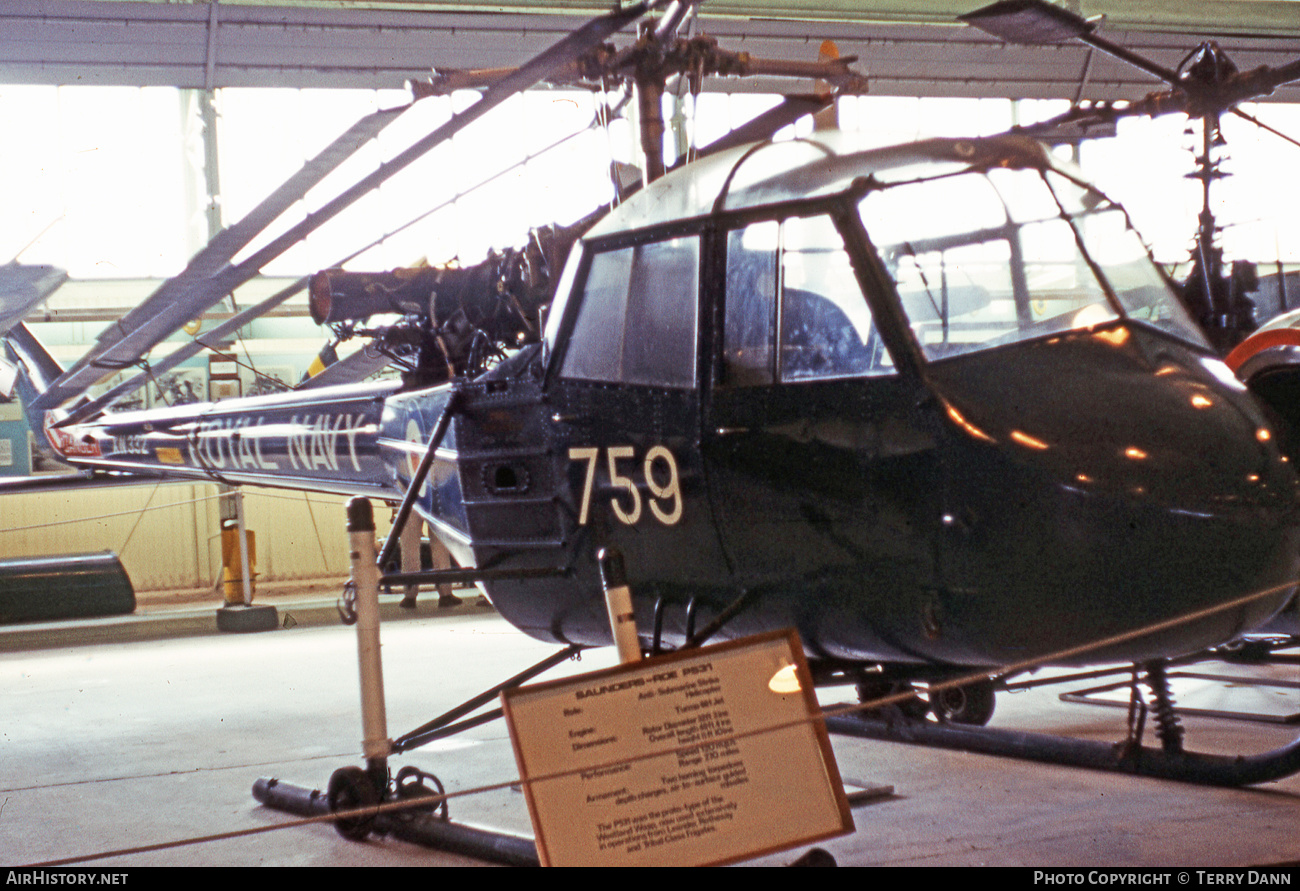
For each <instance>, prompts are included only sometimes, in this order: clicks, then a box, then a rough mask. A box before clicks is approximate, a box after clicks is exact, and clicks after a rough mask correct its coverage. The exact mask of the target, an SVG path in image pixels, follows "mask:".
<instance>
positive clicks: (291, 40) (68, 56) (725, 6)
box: [0, 0, 1300, 102]
mask: <svg viewBox="0 0 1300 891" xmlns="http://www.w3.org/2000/svg"><path fill="white" fill-rule="evenodd" d="M982 5H985V0H812V2H809V3H800V4H797V5H792V4H790V3H788V2H787V0H708V2H706V3H705V4H704V5H703V6H702V7H701V12H700V29H701V30H703V31H705V32H707V33H710V34H712V35H713V36H715V37H717V38H718V39H719V41H720V42H721V43H722V45H723V46H726V47H728V48H733V49H743V50H746V51H748V52H750V53H752V54H753V55H755V56H763V57H771V58H779V59H803V60H807V59H810V58H813V57H815V55H816V51H817V50H816V48H817V47H818V46H819V44H820V43H821V41H822V40H824V39H827V38H830V39H833V40H835V41H837V42H838V44H839V49H840V52H841V54H842V55H844V56H849V55H854V56H857V57H859V61H858V67H859V68H860V69H861V70H864V71H865V72H866V73H867V75H868V77H869V78H870V80H871V92H872V93H873V94H876V95H897V96H993V97H1006V98H1068V99H1074V98H1083V99H1097V100H1101V99H1133V98H1138V97H1140V96H1142V95H1144V94H1145V93H1146V92H1149V91H1151V90H1153V89H1155V88H1156V83H1155V82H1154V81H1153V80H1152V79H1151V78H1150V77H1149V76H1148V75H1145V74H1143V73H1142V72H1139V71H1136V70H1134V69H1132V68H1130V67H1128V66H1126V65H1124V64H1123V63H1120V62H1116V61H1114V60H1111V59H1109V58H1106V57H1104V56H1103V55H1102V54H1101V53H1090V51H1089V50H1088V49H1087V48H1085V47H1081V46H1063V47H1055V46H1050V47H1043V46H1037V47H1027V46H1011V45H1007V44H1004V43H1002V42H1000V41H998V40H996V39H994V38H992V37H990V36H988V35H985V34H983V33H982V32H979V31H977V30H976V29H974V28H969V27H966V26H964V25H961V24H959V23H958V22H957V19H956V17H957V16H958V15H960V14H962V13H965V12H969V11H971V10H973V9H976V8H978V7H980V6H982ZM1072 5H1073V6H1077V7H1079V9H1080V12H1082V14H1083V15H1085V16H1089V17H1092V16H1096V15H1102V16H1104V21H1103V23H1102V25H1101V28H1102V33H1103V34H1104V35H1105V36H1106V37H1107V38H1108V39H1110V40H1112V41H1114V42H1116V43H1119V44H1121V45H1123V46H1126V47H1127V48H1129V49H1131V50H1134V51H1136V52H1139V53H1141V54H1144V55H1149V56H1151V57H1152V58H1154V59H1155V60H1157V61H1159V62H1161V63H1163V64H1165V65H1168V66H1170V67H1173V66H1176V65H1177V63H1178V62H1179V60H1180V59H1182V58H1183V57H1184V56H1185V55H1186V53H1187V52H1188V50H1190V49H1191V48H1192V47H1193V46H1194V45H1195V44H1196V43H1197V42H1199V41H1200V40H1202V39H1208V38H1214V39H1217V40H1218V41H1219V42H1220V43H1221V44H1222V45H1223V46H1224V47H1225V49H1227V50H1228V52H1229V53H1230V54H1231V55H1232V57H1233V59H1234V60H1235V61H1236V64H1237V66H1238V67H1239V68H1241V69H1243V70H1244V69H1249V68H1254V67H1256V66H1258V65H1264V64H1270V65H1278V64H1282V63H1284V62H1287V61H1290V60H1291V59H1293V58H1295V57H1296V56H1300V2H1298V0H1207V2H1204V3H1197V4H1188V3H1182V2H1178V0H1142V2H1131V3H1130V2H1125V0H1083V2H1077V3H1074V4H1072ZM607 7H608V3H602V2H593V0H545V2H542V0H501V2H494V3H490V4H489V3H476V2H468V3H467V2H448V0H394V2H383V3H368V4H364V5H363V4H358V3H355V2H352V0H346V2H345V0H316V2H295V0H278V2H277V0H224V2H221V3H219V4H218V3H163V2H135V0H9V2H6V3H5V4H3V8H0V83H43V84H51V83H54V84H62V83H82V84H93V83H104V84H133V85H150V84H161V85H171V86H180V87H192V88H210V87H223V86H282V87H308V86H322V87H347V86H352V87H399V86H401V85H402V83H403V81H404V80H406V79H407V78H411V77H421V76H424V75H426V74H427V72H428V69H429V68H430V67H434V66H436V67H439V68H473V67H494V66H508V65H515V64H519V63H520V62H522V61H523V60H525V59H527V58H528V57H530V56H531V55H533V54H535V53H536V52H538V51H540V50H541V49H542V48H543V47H545V46H548V45H549V44H551V43H553V42H554V41H556V40H557V39H559V37H560V36H562V35H563V34H566V33H568V32H569V31H570V30H572V29H573V28H574V27H576V26H577V25H578V24H579V23H581V22H582V21H585V20H586V18H588V17H589V16H591V15H593V14H596V13H599V12H603V11H604V10H605V8H607ZM714 88H718V87H717V86H716V85H715V86H714ZM726 88H727V89H742V90H743V89H750V90H753V89H756V87H754V86H746V85H743V84H741V83H739V82H734V81H733V82H730V83H728V84H726ZM791 88H792V85H785V84H779V83H778V84H777V85H776V86H774V87H771V88H768V87H763V88H758V89H763V90H764V91H769V92H770V91H786V90H789V89H791ZM793 88H795V89H799V87H793ZM804 88H806V87H804ZM1272 98H1274V99H1280V100H1286V101H1293V102H1295V101H1300V87H1290V88H1283V89H1280V90H1278V91H1277V93H1275V94H1274V96H1273V97H1272Z"/></svg>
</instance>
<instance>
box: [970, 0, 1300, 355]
mask: <svg viewBox="0 0 1300 891" xmlns="http://www.w3.org/2000/svg"><path fill="white" fill-rule="evenodd" d="M959 18H960V19H961V21H963V22H964V23H966V24H967V25H969V26H971V27H974V28H977V29H979V30H981V31H984V32H986V33H988V34H990V35H992V36H994V37H997V38H998V39H1000V40H1004V41H1007V42H1010V43H1023V44H1031V45H1034V44H1047V45H1060V44H1064V43H1069V42H1078V43H1080V44H1083V45H1084V46H1087V47H1089V49H1090V51H1091V50H1093V49H1095V50H1100V51H1101V52H1103V53H1106V54H1107V55H1109V56H1111V57H1113V58H1115V59H1118V60H1120V61H1121V62H1124V63H1126V64H1128V65H1130V66H1133V67H1134V68H1137V69H1138V70H1140V71H1143V72H1146V73H1147V74H1149V75H1151V76H1153V77H1155V78H1157V79H1159V80H1162V81H1164V83H1165V84H1166V89H1164V90H1161V91H1157V92H1152V93H1149V94H1148V95H1147V96H1145V97H1143V98H1142V99H1139V100H1136V101H1132V102H1081V101H1076V102H1075V103H1074V104H1073V105H1072V106H1071V108H1070V109H1069V110H1067V111H1065V112H1064V113H1062V114H1060V115H1057V116H1055V117H1053V118H1050V119H1048V120H1045V121H1041V122H1039V123H1037V124H1031V125H1027V126H1024V127H1017V128H1014V129H1015V131H1016V132H1021V133H1026V134H1030V135H1034V136H1036V137H1038V138H1044V139H1050V138H1051V136H1052V135H1053V134H1071V135H1074V136H1075V137H1076V138H1077V136H1078V134H1087V133H1088V132H1089V131H1090V130H1091V131H1093V132H1097V131H1098V130H1099V129H1100V128H1109V129H1110V130H1112V131H1113V128H1114V125H1115V123H1116V121H1118V120H1120V119H1121V118H1125V117H1131V116H1151V117H1156V116H1160V115H1166V114H1173V113H1183V114H1186V115H1187V117H1188V119H1189V121H1190V120H1193V119H1199V121H1200V124H1201V127H1200V131H1201V132H1200V136H1201V138H1200V148H1199V150H1198V151H1197V153H1196V155H1195V162H1194V169H1193V171H1192V172H1191V173H1189V174H1188V178H1190V179H1195V180H1197V181H1199V182H1200V184H1201V211H1200V213H1199V215H1198V217H1197V231H1196V238H1195V246H1194V248H1193V250H1192V262H1191V270H1190V272H1189V273H1188V275H1187V277H1186V279H1184V280H1183V281H1182V282H1181V283H1180V285H1179V288H1180V294H1181V296H1182V299H1183V302H1184V305H1186V306H1187V308H1188V311H1189V312H1190V313H1191V314H1192V317H1193V318H1194V319H1195V320H1196V322H1197V323H1198V324H1199V325H1200V327H1201V329H1202V330H1203V331H1205V333H1206V336H1207V337H1209V338H1210V340H1211V342H1212V343H1213V344H1214V346H1215V347H1216V349H1218V350H1219V351H1220V352H1221V353H1225V354H1226V353H1227V352H1228V351H1230V350H1231V349H1232V348H1233V347H1235V346H1237V345H1238V344H1239V343H1240V342H1241V341H1242V340H1244V339H1245V338H1246V337H1247V335H1249V334H1250V333H1251V332H1252V331H1254V330H1255V328H1256V325H1257V321H1260V320H1257V319H1256V318H1255V305H1254V302H1253V301H1252V300H1251V297H1250V295H1251V294H1252V293H1255V292H1257V291H1259V290H1260V285H1261V282H1260V278H1259V275H1258V272H1257V269H1256V267H1255V265H1254V264H1252V263H1249V262H1238V263H1234V264H1232V266H1231V268H1228V266H1227V265H1226V264H1225V263H1224V259H1223V249H1222V247H1220V246H1219V245H1218V243H1217V236H1218V234H1219V231H1220V230H1219V227H1218V223H1217V221H1216V218H1215V213H1214V211H1213V208H1212V204H1211V187H1212V185H1213V183H1214V182H1216V181H1217V180H1220V179H1222V178H1223V177H1225V176H1228V175H1229V174H1227V173H1225V172H1224V170H1223V169H1222V168H1223V162H1222V158H1221V157H1220V150H1221V149H1222V148H1223V147H1224V146H1225V145H1226V141H1225V140H1224V138H1223V135H1222V119H1223V117H1224V116H1225V115H1233V116H1236V117H1238V118H1240V119H1242V120H1245V121H1248V122H1250V123H1251V124H1252V125H1254V126H1255V127H1258V128H1260V129H1262V130H1265V131H1267V132H1269V133H1271V134H1273V135H1274V136H1276V137H1278V138H1280V139H1282V140H1285V141H1286V142H1288V143H1291V144H1292V145H1296V146H1300V141H1297V140H1295V139H1294V138H1292V137H1290V136H1288V135H1287V134H1285V133H1283V132H1281V131H1280V130H1278V129H1276V128H1274V127H1271V126H1269V125H1268V124H1267V123H1265V122H1264V121H1262V120H1260V119H1259V118H1257V117H1255V116H1253V115H1251V114H1248V113H1247V112H1245V111H1243V110H1242V109H1241V108H1240V107H1239V106H1240V105H1241V104H1242V103H1244V102H1248V101H1251V100H1254V99H1259V98H1261V97H1265V96H1268V95H1270V94H1271V93H1273V92H1274V91H1275V90H1276V89H1277V88H1278V87H1281V86H1283V85H1285V84H1289V83H1291V82H1293V81H1296V80H1300V59H1298V60H1295V61H1292V62H1290V63H1288V64H1285V65H1281V66H1278V67H1273V66H1268V65H1261V66H1259V67H1257V68H1255V69H1253V70H1249V71H1242V70H1239V69H1238V67H1237V65H1236V64H1235V63H1234V62H1233V61H1232V59H1231V58H1230V57H1229V56H1228V54H1227V53H1226V52H1225V51H1224V50H1223V49H1222V47H1220V46H1219V44H1218V43H1217V42H1216V41H1214V40H1206V41H1203V42H1202V43H1200V44H1199V45H1198V46H1197V47H1196V48H1194V49H1193V50H1192V51H1191V52H1189V53H1187V55H1186V56H1184V58H1183V59H1182V61H1181V62H1180V63H1179V64H1178V65H1177V67H1176V68H1169V67H1167V66H1165V65H1163V64H1160V63H1159V62H1156V61H1154V60H1152V59H1150V58H1147V57H1146V56H1143V55H1141V54H1139V53H1136V52H1134V51H1132V50H1130V49H1128V48H1127V47H1125V46H1123V45H1122V44H1120V43H1116V42H1114V41H1112V40H1110V39H1108V38H1106V37H1105V36H1103V35H1102V34H1101V33H1099V31H1100V29H1099V26H1098V23H1097V22H1095V21H1090V20H1087V19H1084V18H1083V17H1082V16H1080V15H1078V14H1077V13H1075V12H1072V11H1070V10H1068V9H1063V8H1061V7H1059V6H1054V5H1052V4H1051V3H1048V2H1046V0H998V2H995V3H993V4H990V5H988V6H984V7H980V8H979V9H976V10H973V11H972V12H969V13H965V14H963V15H961V16H959ZM1089 60H1091V56H1089ZM1084 76H1085V78H1086V70H1085V75H1084ZM1188 132H1189V133H1190V132H1191V130H1190V128H1189V130H1188ZM1285 288H1286V283H1285V277H1284V276H1283V274H1282V272H1281V269H1280V263H1279V271H1278V276H1277V282H1276V283H1273V284H1272V290H1275V291H1276V290H1279V289H1280V290H1281V291H1282V292H1283V293H1285ZM1283 307H1284V308H1285V303H1284V304H1283Z"/></svg>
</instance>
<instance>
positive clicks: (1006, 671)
mask: <svg viewBox="0 0 1300 891" xmlns="http://www.w3.org/2000/svg"><path fill="white" fill-rule="evenodd" d="M1297 585H1300V579H1297V580H1293V581H1289V582H1286V583H1284V584H1281V585H1276V586H1273V587H1271V588H1266V589H1264V590H1261V591H1257V592H1255V593H1253V594H1247V595H1245V596H1242V597H1238V598H1235V599H1233V600H1230V601H1228V602H1226V603H1221V604H1216V605H1215V606H1211V607H1206V608H1204V609H1200V610H1196V611H1194V612H1191V613H1187V614H1186V615H1182V616H1177V617H1175V618H1172V619H1166V620H1164V621H1161V622H1157V623H1154V624H1152V625H1147V626H1144V627H1142V628H1138V629H1135V630H1133V631H1127V632H1124V633H1122V634H1115V635H1112V636H1110V637H1106V638H1103V639H1101V640H1097V641H1093V642H1090V643H1087V644H1081V645H1079V646H1076V647H1069V648H1067V649H1064V650H1058V651H1056V652H1053V653H1046V654H1044V655H1042V656H1038V657H1036V658H1034V659H1024V660H1020V661H1017V662H1011V663H1007V664H1004V665H1002V666H999V667H998V668H996V669H992V670H981V671H978V672H972V673H970V674H967V675H963V676H961V677H958V678H953V679H949V680H946V681H942V682H939V683H934V684H930V685H929V686H928V690H929V691H930V692H932V693H933V692H942V691H944V690H950V689H955V688H958V687H964V686H967V685H969V684H972V683H977V682H979V681H987V680H988V679H990V678H992V677H1005V676H1007V675H1012V674H1016V673H1018V672H1021V671H1026V670H1028V669H1031V668H1038V667H1040V666H1042V665H1045V664H1050V663H1057V662H1063V661H1067V660H1070V659H1074V658H1077V657H1079V656H1082V655H1085V654H1087V653H1089V652H1092V651H1094V650H1099V649H1104V648H1106V647H1110V646H1115V645H1118V644H1122V643H1126V642H1128V641H1132V640H1136V639H1138V638H1140V637H1144V636H1146V635H1149V634H1158V633H1160V632H1161V631H1167V630H1169V629H1171V628H1176V627H1178V626H1180V625H1185V624H1187V623H1189V622H1195V621H1198V620H1200V619H1204V618H1207V617H1209V616H1212V615H1215V614H1217V613H1221V612H1227V611H1230V610H1233V609H1238V608H1240V607H1243V606H1246V605H1248V604H1250V603H1253V602H1255V601H1257V600H1263V599H1265V598H1268V597H1276V596H1277V595H1279V594H1281V593H1284V592H1285V591H1286V590H1288V589H1290V588H1293V587H1295V586H1297ZM914 697H915V694H914V693H910V692H901V693H893V694H890V695H888V696H882V697H880V698H877V699H873V700H871V701H869V702H863V703H859V704H858V705H850V706H842V707H838V708H831V709H822V710H820V711H819V712H818V713H817V714H815V715H810V716H809V717H806V718H800V719H797V720H792V721H783V722H781V723H779V724H775V725H769V726H766V727H761V728H755V729H753V730H748V731H745V732H740V733H732V734H730V735H727V736H718V737H716V738H713V739H710V740H709V742H708V743H691V744H688V745H684V746H673V747H671V748H666V749H663V750H660V751H655V752H648V753H644V754H642V755H638V756H636V757H634V758H620V759H617V760H614V761H610V762H606V763H603V764H597V765H589V764H588V765H583V766H582V767H579V768H570V769H566V770H563V771H556V772H553V773H549V774H544V775H539V776H534V777H529V778H528V779H527V780H524V779H522V778H515V779H511V780H507V781H504V782H499V783H491V784H487V785H483V786H475V787H473V788H469V789H462V790H460V791H457V792H443V793H441V794H430V795H427V796H421V797H419V798H414V799H411V800H409V801H390V802H383V803H381V804H377V805H372V806H369V807H362V808H354V809H351V810H346V811H336V812H333V813H329V814H322V815H320V816H316V817H302V818H297V819H291V820H287V821H285V822H283V823H277V824H275V825H274V826H259V827H255V828H251V829H238V830H232V831H230V832H223V833H214V834H211V835H204V836H195V837H192V838H185V839H177V840H174V841H169V842H158V843H156V844H151V845H142V846H138V847H133V848H121V849H117V850H112V851H101V852H97V853H93V854H83V855H77V856H74V857H64V858H59V859H56V860H48V861H43V862H40V863H31V864H26V865H27V866H32V867H37V866H40V867H46V866H66V865H69V864H73V863H85V862H89V861H92V860H101V859H104V858H107V857H124V856H130V855H134V854H144V853H150V852H154V851H162V850H167V849H171V848H179V847H185V846H189V845H195V844H205V843H208V842H215V841H225V840H229V839H234V838H244V837H248V836H252V835H260V834H263V833H267V832H275V831H278V830H281V829H291V828H297V827H300V826H310V825H314V824H317V823H328V822H333V821H335V820H345V819H359V818H367V817H375V816H379V815H382V814H390V813H396V812H399V811H403V810H408V809H428V808H431V807H437V806H438V805H439V804H441V803H442V802H444V801H448V800H450V799H452V798H463V797H467V796H470V795H480V794H483V793H486V792H495V791H500V790H502V789H508V788H510V787H512V786H515V785H518V784H520V783H543V782H549V781H552V780H557V779H562V778H564V777H570V776H576V775H578V774H580V773H584V772H589V771H593V770H603V769H606V768H611V767H616V766H621V765H624V764H634V763H637V762H641V761H648V760H652V759H655V758H663V757H667V756H669V755H677V754H683V753H686V752H689V751H692V750H694V749H699V748H700V747H701V746H702V745H709V746H712V745H722V744H725V743H729V742H734V741H740V740H744V739H749V738H751V737H756V736H760V735H763V734H766V733H778V732H781V731H784V730H789V729H792V728H795V727H800V726H805V725H813V724H815V723H817V722H820V721H822V720H823V719H825V718H830V717H841V716H845V715H851V714H855V713H857V712H866V711H873V710H876V709H879V708H883V707H885V706H888V705H893V704H897V703H901V702H904V701H907V700H909V699H913V698H914Z"/></svg>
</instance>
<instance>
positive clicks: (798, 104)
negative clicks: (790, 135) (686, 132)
mask: <svg viewBox="0 0 1300 891" xmlns="http://www.w3.org/2000/svg"><path fill="white" fill-rule="evenodd" d="M834 101H835V97H834V96H833V95H832V94H830V93H794V94H792V95H788V96H783V97H782V99H781V104H780V105H775V106H773V107H772V108H769V109H768V110H767V111H765V112H763V113H762V114H760V115H758V116H757V117H754V118H751V119H750V120H748V121H746V122H745V123H743V124H741V125H740V126H739V127H737V128H736V129H735V130H732V131H731V132H730V133H728V134H726V135H725V136H720V137H718V138H717V139H715V140H713V142H710V143H709V144H708V145H706V146H704V147H702V148H700V149H698V150H697V151H696V153H695V154H696V157H697V158H704V157H707V156H709V155H712V154H716V153H718V152H721V151H725V150H726V149H729V148H735V147H736V146H738V145H745V144H747V143H750V142H758V141H760V140H763V139H771V138H772V135H773V134H774V133H776V131H778V130H780V129H781V128H782V127H786V126H789V125H790V124H793V123H794V122H795V121H797V120H799V119H800V118H802V117H804V116H805V115H810V114H816V113H817V112H819V111H823V110H825V109H827V108H829V107H831V104H832V103H833V102H834Z"/></svg>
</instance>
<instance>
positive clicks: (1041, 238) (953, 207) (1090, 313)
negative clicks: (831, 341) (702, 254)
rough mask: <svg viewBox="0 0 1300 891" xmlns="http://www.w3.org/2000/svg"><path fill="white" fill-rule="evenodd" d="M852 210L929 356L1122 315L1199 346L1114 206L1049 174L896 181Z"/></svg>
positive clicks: (1006, 172)
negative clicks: (874, 249)
mask: <svg viewBox="0 0 1300 891" xmlns="http://www.w3.org/2000/svg"><path fill="white" fill-rule="evenodd" d="M859 212H860V214H861V216H862V221H863V224H864V225H865V227H866V230H867V234H868V235H869V236H870V238H871V240H872V242H873V243H874V244H875V246H876V249H877V251H878V253H879V255H880V257H881V259H882V260H883V262H884V263H885V266H886V268H887V269H888V271H889V273H890V275H891V277H892V278H893V279H894V282H895V284H896V286H897V289H898V294H899V297H900V298H901V300H902V303H903V309H904V311H905V312H906V313H907V316H908V319H909V322H910V324H911V326H912V330H913V332H914V334H915V336H916V339H917V341H918V342H919V343H920V345H921V349H922V351H923V352H924V353H925V356H926V357H927V358H928V359H941V358H944V357H946V356H952V355H959V354H961V353H968V352H972V351H974V350H980V349H987V348H992V347H996V346H1000V345H1002V344H1007V343H1014V342H1017V341H1021V340H1028V339H1031V338H1036V337H1041V336H1045V335H1049V334H1054V333H1057V332H1061V331H1066V330H1071V329H1086V328H1091V327H1093V326H1095V325H1099V324H1102V323H1105V322H1108V321H1113V320H1115V319H1118V318H1120V317H1121V315H1123V316H1127V317H1129V318H1132V319H1135V320H1141V321H1143V322H1145V323H1148V324H1151V325H1154V326H1156V327H1158V328H1160V329H1162V330H1164V331H1166V332H1168V333H1171V334H1174V335H1175V336H1177V337H1180V338H1182V339H1184V340H1187V341H1189V342H1192V343H1194V344H1197V345H1198V346H1205V345H1206V342H1205V339H1204V336H1203V335H1202V334H1201V333H1200V331H1199V329H1197V328H1196V326H1195V324H1194V323H1192V321H1191V320H1190V319H1189V318H1188V317H1187V315H1186V313H1185V311H1184V310H1183V308H1182V306H1181V304H1180V303H1179V302H1178V300H1177V298H1176V297H1175V295H1174V294H1173V292H1172V291H1171V290H1170V288H1169V286H1168V285H1167V284H1166V282H1165V280H1164V279H1163V277H1162V276H1161V275H1160V273H1159V271H1158V270H1157V269H1156V268H1155V266H1154V265H1153V264H1152V263H1151V260H1150V257H1149V256H1148V254H1147V252H1146V250H1145V248H1144V247H1143V245H1142V243H1141V241H1140V240H1139V238H1138V237H1137V235H1136V233H1134V231H1133V230H1132V228H1131V227H1130V226H1129V222H1128V218H1127V216H1126V214H1125V213H1124V211H1123V210H1122V209H1121V208H1120V207H1118V206H1117V205H1114V204H1112V203H1111V202H1110V201H1109V200H1108V199H1106V198H1105V197H1104V196H1103V195H1101V194H1100V193H1099V192H1096V191H1095V190H1092V189H1091V188H1089V187H1087V186H1083V185H1081V184H1079V183H1076V182H1074V181H1073V180H1070V179H1068V178H1066V177H1064V176H1062V175H1060V174H1057V173H1055V172H1054V171H1047V172H1044V171H1040V170H1037V169H1002V168H999V169H993V170H989V171H978V172H965V173H960V174H956V175H949V176H941V177H936V178H931V179H924V180H916V181H912V182H908V183H901V184H898V185H895V186H891V187H888V188H885V189H882V190H880V191H873V192H871V193H869V194H868V195H867V196H866V197H865V198H864V199H863V200H862V202H861V204H860V206H859Z"/></svg>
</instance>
